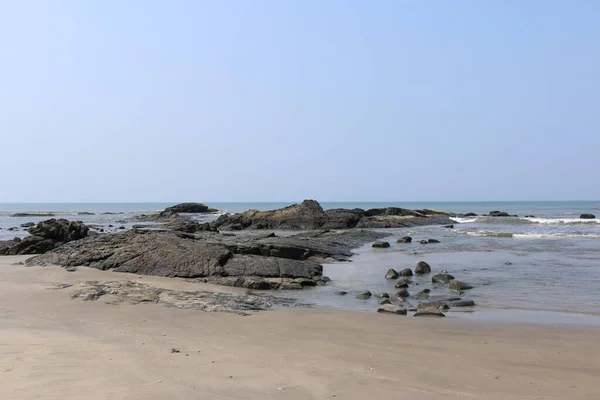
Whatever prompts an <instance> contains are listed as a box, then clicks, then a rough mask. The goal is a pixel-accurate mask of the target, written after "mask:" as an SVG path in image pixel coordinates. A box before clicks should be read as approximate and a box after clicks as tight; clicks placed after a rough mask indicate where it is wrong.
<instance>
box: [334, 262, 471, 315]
mask: <svg viewBox="0 0 600 400" xmlns="http://www.w3.org/2000/svg"><path fill="white" fill-rule="evenodd" d="M431 273H432V270H431V266H430V265H429V264H428V263H426V262H425V261H420V262H419V263H418V264H417V265H416V267H415V268H414V271H413V270H412V269H410V268H405V269H403V270H401V271H396V270H395V269H393V268H390V269H389V270H388V271H387V272H386V274H385V279H388V280H395V279H398V281H397V282H396V284H395V285H394V287H395V288H396V289H398V291H397V292H396V293H395V294H394V295H393V296H392V295H390V294H389V293H380V294H376V295H373V294H372V293H371V292H370V291H368V290H366V291H362V292H360V293H358V294H357V295H356V296H355V297H356V298H357V299H360V300H367V299H370V298H371V297H373V296H375V297H377V298H379V299H380V301H379V307H378V309H377V311H378V312H383V313H393V314H400V315H407V314H408V313H409V312H413V313H414V314H413V315H414V316H415V317H422V316H434V317H444V316H445V314H444V312H445V311H447V310H449V309H451V308H455V307H473V306H475V302H474V301H473V300H469V299H463V298H462V297H461V295H462V294H463V291H465V290H469V289H473V286H472V285H470V284H468V283H465V282H462V281H459V280H457V279H456V278H455V277H454V276H452V275H450V274H449V273H448V272H447V271H441V272H440V273H438V274H435V275H433V276H432V277H431V281H430V282H431V287H429V288H424V289H421V290H419V291H418V292H417V293H414V292H413V293H411V292H410V291H409V289H410V287H411V285H413V284H414V282H413V280H412V277H413V276H414V275H416V276H421V277H422V276H424V275H428V274H431ZM441 290H443V291H446V294H442V295H435V294H434V293H435V292H434V291H438V292H439V291H441ZM346 293H347V292H338V294H346ZM415 304H416V305H415Z"/></svg>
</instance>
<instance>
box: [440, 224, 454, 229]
mask: <svg viewBox="0 0 600 400" xmlns="http://www.w3.org/2000/svg"><path fill="white" fill-rule="evenodd" d="M442 228H448V229H454V224H449V225H443V226H442Z"/></svg>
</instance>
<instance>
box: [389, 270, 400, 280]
mask: <svg viewBox="0 0 600 400" xmlns="http://www.w3.org/2000/svg"><path fill="white" fill-rule="evenodd" d="M399 276H400V274H398V272H397V271H396V270H395V269H394V268H390V269H388V271H387V272H386V274H385V279H398V277H399Z"/></svg>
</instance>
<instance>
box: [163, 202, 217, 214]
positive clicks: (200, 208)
mask: <svg viewBox="0 0 600 400" xmlns="http://www.w3.org/2000/svg"><path fill="white" fill-rule="evenodd" d="M163 211H164V212H167V213H184V214H202V213H210V212H216V211H218V210H216V209H214V208H209V207H208V206H207V205H205V204H202V203H180V204H176V205H174V206H171V207H167V208H165V209H164V210H163Z"/></svg>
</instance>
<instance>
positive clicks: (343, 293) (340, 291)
mask: <svg viewBox="0 0 600 400" xmlns="http://www.w3.org/2000/svg"><path fill="white" fill-rule="evenodd" d="M333 294H336V295H338V296H345V295H347V294H348V292H346V291H345V290H338V291H337V292H333Z"/></svg>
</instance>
